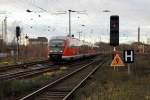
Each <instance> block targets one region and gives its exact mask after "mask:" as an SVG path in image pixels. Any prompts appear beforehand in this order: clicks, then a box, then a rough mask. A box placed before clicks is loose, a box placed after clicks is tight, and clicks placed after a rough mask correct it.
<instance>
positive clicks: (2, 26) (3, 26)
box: [2, 20, 4, 52]
mask: <svg viewBox="0 0 150 100" xmlns="http://www.w3.org/2000/svg"><path fill="white" fill-rule="evenodd" d="M3 24H4V22H3V20H2V52H3V48H4V47H3V44H4V36H3V35H4V30H3V29H4V26H3Z"/></svg>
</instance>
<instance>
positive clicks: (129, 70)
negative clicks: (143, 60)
mask: <svg viewBox="0 0 150 100" xmlns="http://www.w3.org/2000/svg"><path fill="white" fill-rule="evenodd" d="M130 73H131V69H130V64H128V75H130Z"/></svg>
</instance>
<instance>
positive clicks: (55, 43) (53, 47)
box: [49, 39, 64, 52]
mask: <svg viewBox="0 0 150 100" xmlns="http://www.w3.org/2000/svg"><path fill="white" fill-rule="evenodd" d="M49 46H50V51H52V52H63V49H64V40H62V39H54V40H51V41H50V45H49Z"/></svg>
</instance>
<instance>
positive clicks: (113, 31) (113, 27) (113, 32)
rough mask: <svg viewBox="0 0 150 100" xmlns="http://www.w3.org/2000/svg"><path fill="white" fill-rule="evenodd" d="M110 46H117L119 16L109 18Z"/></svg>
mask: <svg viewBox="0 0 150 100" xmlns="http://www.w3.org/2000/svg"><path fill="white" fill-rule="evenodd" d="M110 45H111V46H117V45H119V16H118V15H113V16H110Z"/></svg>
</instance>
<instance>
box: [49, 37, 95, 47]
mask: <svg viewBox="0 0 150 100" xmlns="http://www.w3.org/2000/svg"><path fill="white" fill-rule="evenodd" d="M53 39H62V40H67V39H69V40H70V41H72V42H73V40H76V41H78V42H80V43H81V44H84V45H88V46H92V47H97V46H96V45H94V44H93V43H90V42H86V41H84V40H79V39H78V38H74V37H69V36H53V37H51V39H50V40H53Z"/></svg>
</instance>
